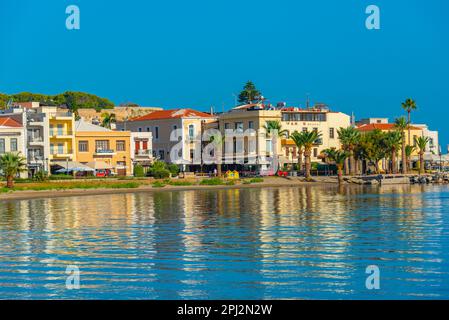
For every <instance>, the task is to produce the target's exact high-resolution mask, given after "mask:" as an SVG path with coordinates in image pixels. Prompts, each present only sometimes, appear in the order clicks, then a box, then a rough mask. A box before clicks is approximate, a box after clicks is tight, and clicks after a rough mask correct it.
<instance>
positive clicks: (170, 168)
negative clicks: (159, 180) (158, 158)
mask: <svg viewBox="0 0 449 320" xmlns="http://www.w3.org/2000/svg"><path fill="white" fill-rule="evenodd" d="M167 170H168V171H170V173H171V175H172V177H176V176H177V175H178V174H179V167H178V165H177V164H174V163H172V164H167Z"/></svg>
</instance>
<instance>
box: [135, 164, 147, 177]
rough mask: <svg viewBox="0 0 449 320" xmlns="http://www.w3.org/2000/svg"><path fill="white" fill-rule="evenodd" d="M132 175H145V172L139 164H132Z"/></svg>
mask: <svg viewBox="0 0 449 320" xmlns="http://www.w3.org/2000/svg"><path fill="white" fill-rule="evenodd" d="M134 177H139V178H141V177H145V172H144V170H143V167H142V166H141V165H140V164H136V165H135V166H134Z"/></svg>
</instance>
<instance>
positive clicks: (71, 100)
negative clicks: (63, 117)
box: [0, 91, 114, 112]
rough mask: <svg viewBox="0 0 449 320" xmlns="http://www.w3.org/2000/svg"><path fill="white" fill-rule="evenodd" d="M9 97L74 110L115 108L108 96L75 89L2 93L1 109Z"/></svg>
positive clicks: (17, 100) (14, 99) (17, 101)
mask: <svg viewBox="0 0 449 320" xmlns="http://www.w3.org/2000/svg"><path fill="white" fill-rule="evenodd" d="M9 99H12V100H13V101H14V102H16V103H19V102H31V101H37V102H40V103H41V104H42V105H47V106H66V107H68V108H69V109H71V110H72V111H74V112H76V110H77V109H79V108H88V109H96V110H98V111H99V110H101V109H112V108H114V103H113V102H112V101H110V100H109V99H107V98H102V97H99V96H96V95H93V94H90V93H85V92H75V91H66V92H64V93H60V94H56V95H45V94H40V93H31V92H20V93H16V94H11V95H7V94H4V93H0V109H1V108H5V106H6V103H7V102H8V100H9Z"/></svg>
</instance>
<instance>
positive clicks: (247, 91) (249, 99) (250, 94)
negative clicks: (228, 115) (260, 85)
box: [238, 81, 261, 104]
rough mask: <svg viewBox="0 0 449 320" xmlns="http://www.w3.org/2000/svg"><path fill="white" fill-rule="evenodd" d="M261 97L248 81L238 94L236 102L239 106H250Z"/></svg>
mask: <svg viewBox="0 0 449 320" xmlns="http://www.w3.org/2000/svg"><path fill="white" fill-rule="evenodd" d="M260 96H261V93H260V91H259V90H257V88H256V86H255V85H254V83H252V82H251V81H248V82H247V83H246V84H245V86H244V87H243V90H242V91H241V92H240V94H239V98H238V101H239V103H240V104H250V103H253V102H256V101H257V98H258V97H260Z"/></svg>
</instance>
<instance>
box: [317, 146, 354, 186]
mask: <svg viewBox="0 0 449 320" xmlns="http://www.w3.org/2000/svg"><path fill="white" fill-rule="evenodd" d="M323 153H324V154H325V155H326V158H328V159H329V160H331V161H334V162H335V165H336V166H337V170H338V184H339V185H341V184H342V183H343V165H344V163H345V160H346V159H347V158H348V156H349V154H348V152H346V151H344V150H335V149H326V150H324V151H323Z"/></svg>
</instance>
